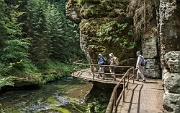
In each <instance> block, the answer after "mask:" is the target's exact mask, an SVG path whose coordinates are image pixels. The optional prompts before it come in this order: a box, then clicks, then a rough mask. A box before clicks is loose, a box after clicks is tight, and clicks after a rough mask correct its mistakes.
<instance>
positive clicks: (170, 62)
mask: <svg viewBox="0 0 180 113" xmlns="http://www.w3.org/2000/svg"><path fill="white" fill-rule="evenodd" d="M165 61H166V64H167V66H168V68H169V69H170V72H172V73H180V51H170V52H168V53H166V54H165Z"/></svg>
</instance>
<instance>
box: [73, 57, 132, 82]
mask: <svg viewBox="0 0 180 113" xmlns="http://www.w3.org/2000/svg"><path fill="white" fill-rule="evenodd" d="M80 62H81V60H79V61H76V62H73V64H75V65H78V66H89V68H90V69H91V71H92V74H93V76H92V79H95V74H99V72H97V70H95V69H94V67H98V66H99V65H98V64H84V63H80ZM111 66H115V65H103V67H104V68H106V67H111ZM115 67H116V68H128V69H129V68H132V66H115ZM74 70H75V71H78V70H79V71H81V70H82V69H76V67H75V69H74ZM117 70H118V69H117ZM82 71H83V70H82ZM101 74H105V75H111V74H112V73H107V72H106V73H101ZM115 75H116V76H121V77H122V76H123V75H124V74H119V73H116V74H115Z"/></svg>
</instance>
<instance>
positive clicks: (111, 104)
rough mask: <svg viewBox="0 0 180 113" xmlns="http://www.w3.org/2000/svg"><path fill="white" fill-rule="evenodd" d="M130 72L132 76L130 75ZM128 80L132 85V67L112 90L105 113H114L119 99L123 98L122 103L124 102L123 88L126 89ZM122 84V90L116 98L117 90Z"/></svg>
mask: <svg viewBox="0 0 180 113" xmlns="http://www.w3.org/2000/svg"><path fill="white" fill-rule="evenodd" d="M131 71H132V74H130V72H131ZM130 75H132V76H130ZM130 79H133V83H134V67H131V68H129V69H128V70H127V72H126V73H125V74H124V76H123V77H122V78H121V80H120V81H119V83H118V84H117V85H116V86H115V87H114V90H113V92H112V94H111V98H110V100H109V104H108V106H107V109H106V113H116V112H117V107H118V105H119V102H120V100H121V98H122V97H123V102H124V101H125V88H128V83H129V80H130ZM122 82H123V89H122V91H121V93H120V94H119V96H118V98H117V90H118V88H119V87H120V85H121V84H122Z"/></svg>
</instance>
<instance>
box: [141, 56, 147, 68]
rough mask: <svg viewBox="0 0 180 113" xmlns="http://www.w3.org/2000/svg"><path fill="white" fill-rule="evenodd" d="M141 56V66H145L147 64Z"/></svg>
mask: <svg viewBox="0 0 180 113" xmlns="http://www.w3.org/2000/svg"><path fill="white" fill-rule="evenodd" d="M140 57H141V58H142V62H141V66H146V65H147V60H146V59H144V57H143V56H140Z"/></svg>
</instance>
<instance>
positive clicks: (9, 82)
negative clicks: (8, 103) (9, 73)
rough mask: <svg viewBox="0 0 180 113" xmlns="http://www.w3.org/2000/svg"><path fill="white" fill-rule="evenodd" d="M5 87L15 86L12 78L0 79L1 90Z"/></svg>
mask: <svg viewBox="0 0 180 113" xmlns="http://www.w3.org/2000/svg"><path fill="white" fill-rule="evenodd" d="M3 86H14V82H13V81H12V78H11V77H6V78H0V89H1V87H3Z"/></svg>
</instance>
